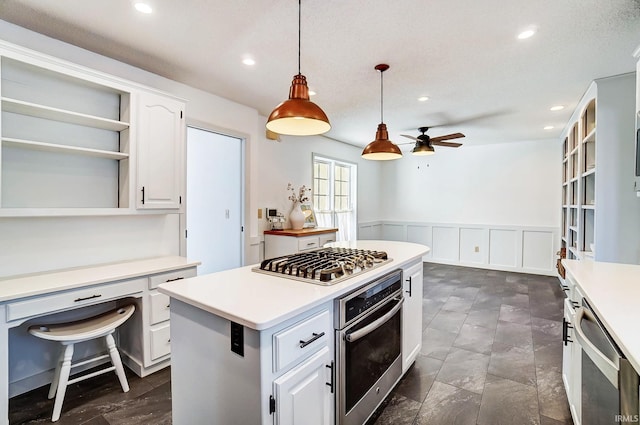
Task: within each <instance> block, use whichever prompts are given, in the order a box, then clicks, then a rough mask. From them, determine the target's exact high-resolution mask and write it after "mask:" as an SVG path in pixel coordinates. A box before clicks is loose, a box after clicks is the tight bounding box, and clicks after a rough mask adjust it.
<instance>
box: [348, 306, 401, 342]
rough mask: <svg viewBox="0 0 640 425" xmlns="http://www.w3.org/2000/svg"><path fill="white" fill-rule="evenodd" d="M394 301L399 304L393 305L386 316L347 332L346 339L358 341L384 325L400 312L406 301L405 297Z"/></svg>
mask: <svg viewBox="0 0 640 425" xmlns="http://www.w3.org/2000/svg"><path fill="white" fill-rule="evenodd" d="M394 301H398V304H396V305H395V307H393V308H392V309H391V310H389V312H388V313H386V314H385V315H384V316H382V317H380V318H378V319H376V320H375V321H373V322H371V323H370V324H368V325H367V326H365V327H364V328H362V329H358V330H357V331H354V332H351V333H348V334H346V335H345V337H344V339H346V340H347V341H348V342H354V341H357V340H359V339H360V338H362V337H363V336H366V335H368V334H370V333H371V332H373V331H375V330H376V329H378V328H379V327H380V326H382V325H384V324H385V323H386V322H387V321H388V320H389V319H391V317H392V316H393V315H394V314H396V313H397V312H398V310H400V308H402V303H403V302H404V298H400V299H398V298H394Z"/></svg>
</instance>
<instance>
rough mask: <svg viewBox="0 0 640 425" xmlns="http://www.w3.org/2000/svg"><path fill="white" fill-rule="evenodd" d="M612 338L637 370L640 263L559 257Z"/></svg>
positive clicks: (639, 362) (639, 358)
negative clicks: (639, 264) (564, 258)
mask: <svg viewBox="0 0 640 425" xmlns="http://www.w3.org/2000/svg"><path fill="white" fill-rule="evenodd" d="M562 264H564V266H565V268H566V270H567V273H568V276H570V277H573V279H574V280H575V283H576V284H577V285H578V287H579V288H580V290H581V292H582V294H583V295H584V296H585V297H586V298H587V300H588V301H589V305H591V307H592V308H593V310H594V311H595V313H596V314H597V316H598V318H599V319H600V321H601V322H602V324H603V325H604V327H605V328H606V329H607V331H608V332H609V334H610V335H611V337H612V338H613V340H614V341H615V342H616V344H617V345H618V346H619V347H620V349H621V350H622V352H623V353H624V355H625V356H626V357H627V358H628V359H629V362H630V363H631V364H632V365H633V367H634V369H635V370H636V371H637V372H639V373H640V333H639V332H638V323H640V310H638V300H640V266H638V265H632V264H616V263H602V262H594V261H578V260H562Z"/></svg>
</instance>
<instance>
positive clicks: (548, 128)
mask: <svg viewBox="0 0 640 425" xmlns="http://www.w3.org/2000/svg"><path fill="white" fill-rule="evenodd" d="M544 129H545V130H553V126H552V125H548V126H546V127H545V128H544Z"/></svg>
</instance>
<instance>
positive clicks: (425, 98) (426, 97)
mask: <svg viewBox="0 0 640 425" xmlns="http://www.w3.org/2000/svg"><path fill="white" fill-rule="evenodd" d="M418 100H419V101H420V102H426V101H427V100H429V96H421V97H419V98H418Z"/></svg>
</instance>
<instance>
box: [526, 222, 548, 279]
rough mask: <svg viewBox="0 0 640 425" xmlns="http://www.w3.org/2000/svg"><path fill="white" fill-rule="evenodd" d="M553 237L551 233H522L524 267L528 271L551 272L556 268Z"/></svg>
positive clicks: (528, 231) (527, 231)
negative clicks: (550, 270)
mask: <svg viewBox="0 0 640 425" xmlns="http://www.w3.org/2000/svg"><path fill="white" fill-rule="evenodd" d="M554 252H555V249H554V247H553V235H552V234H551V233H549V232H536V231H531V230H525V231H524V232H522V266H523V267H525V268H528V269H539V270H549V269H550V268H551V269H553V268H554V267H555V264H554V261H555V255H554Z"/></svg>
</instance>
